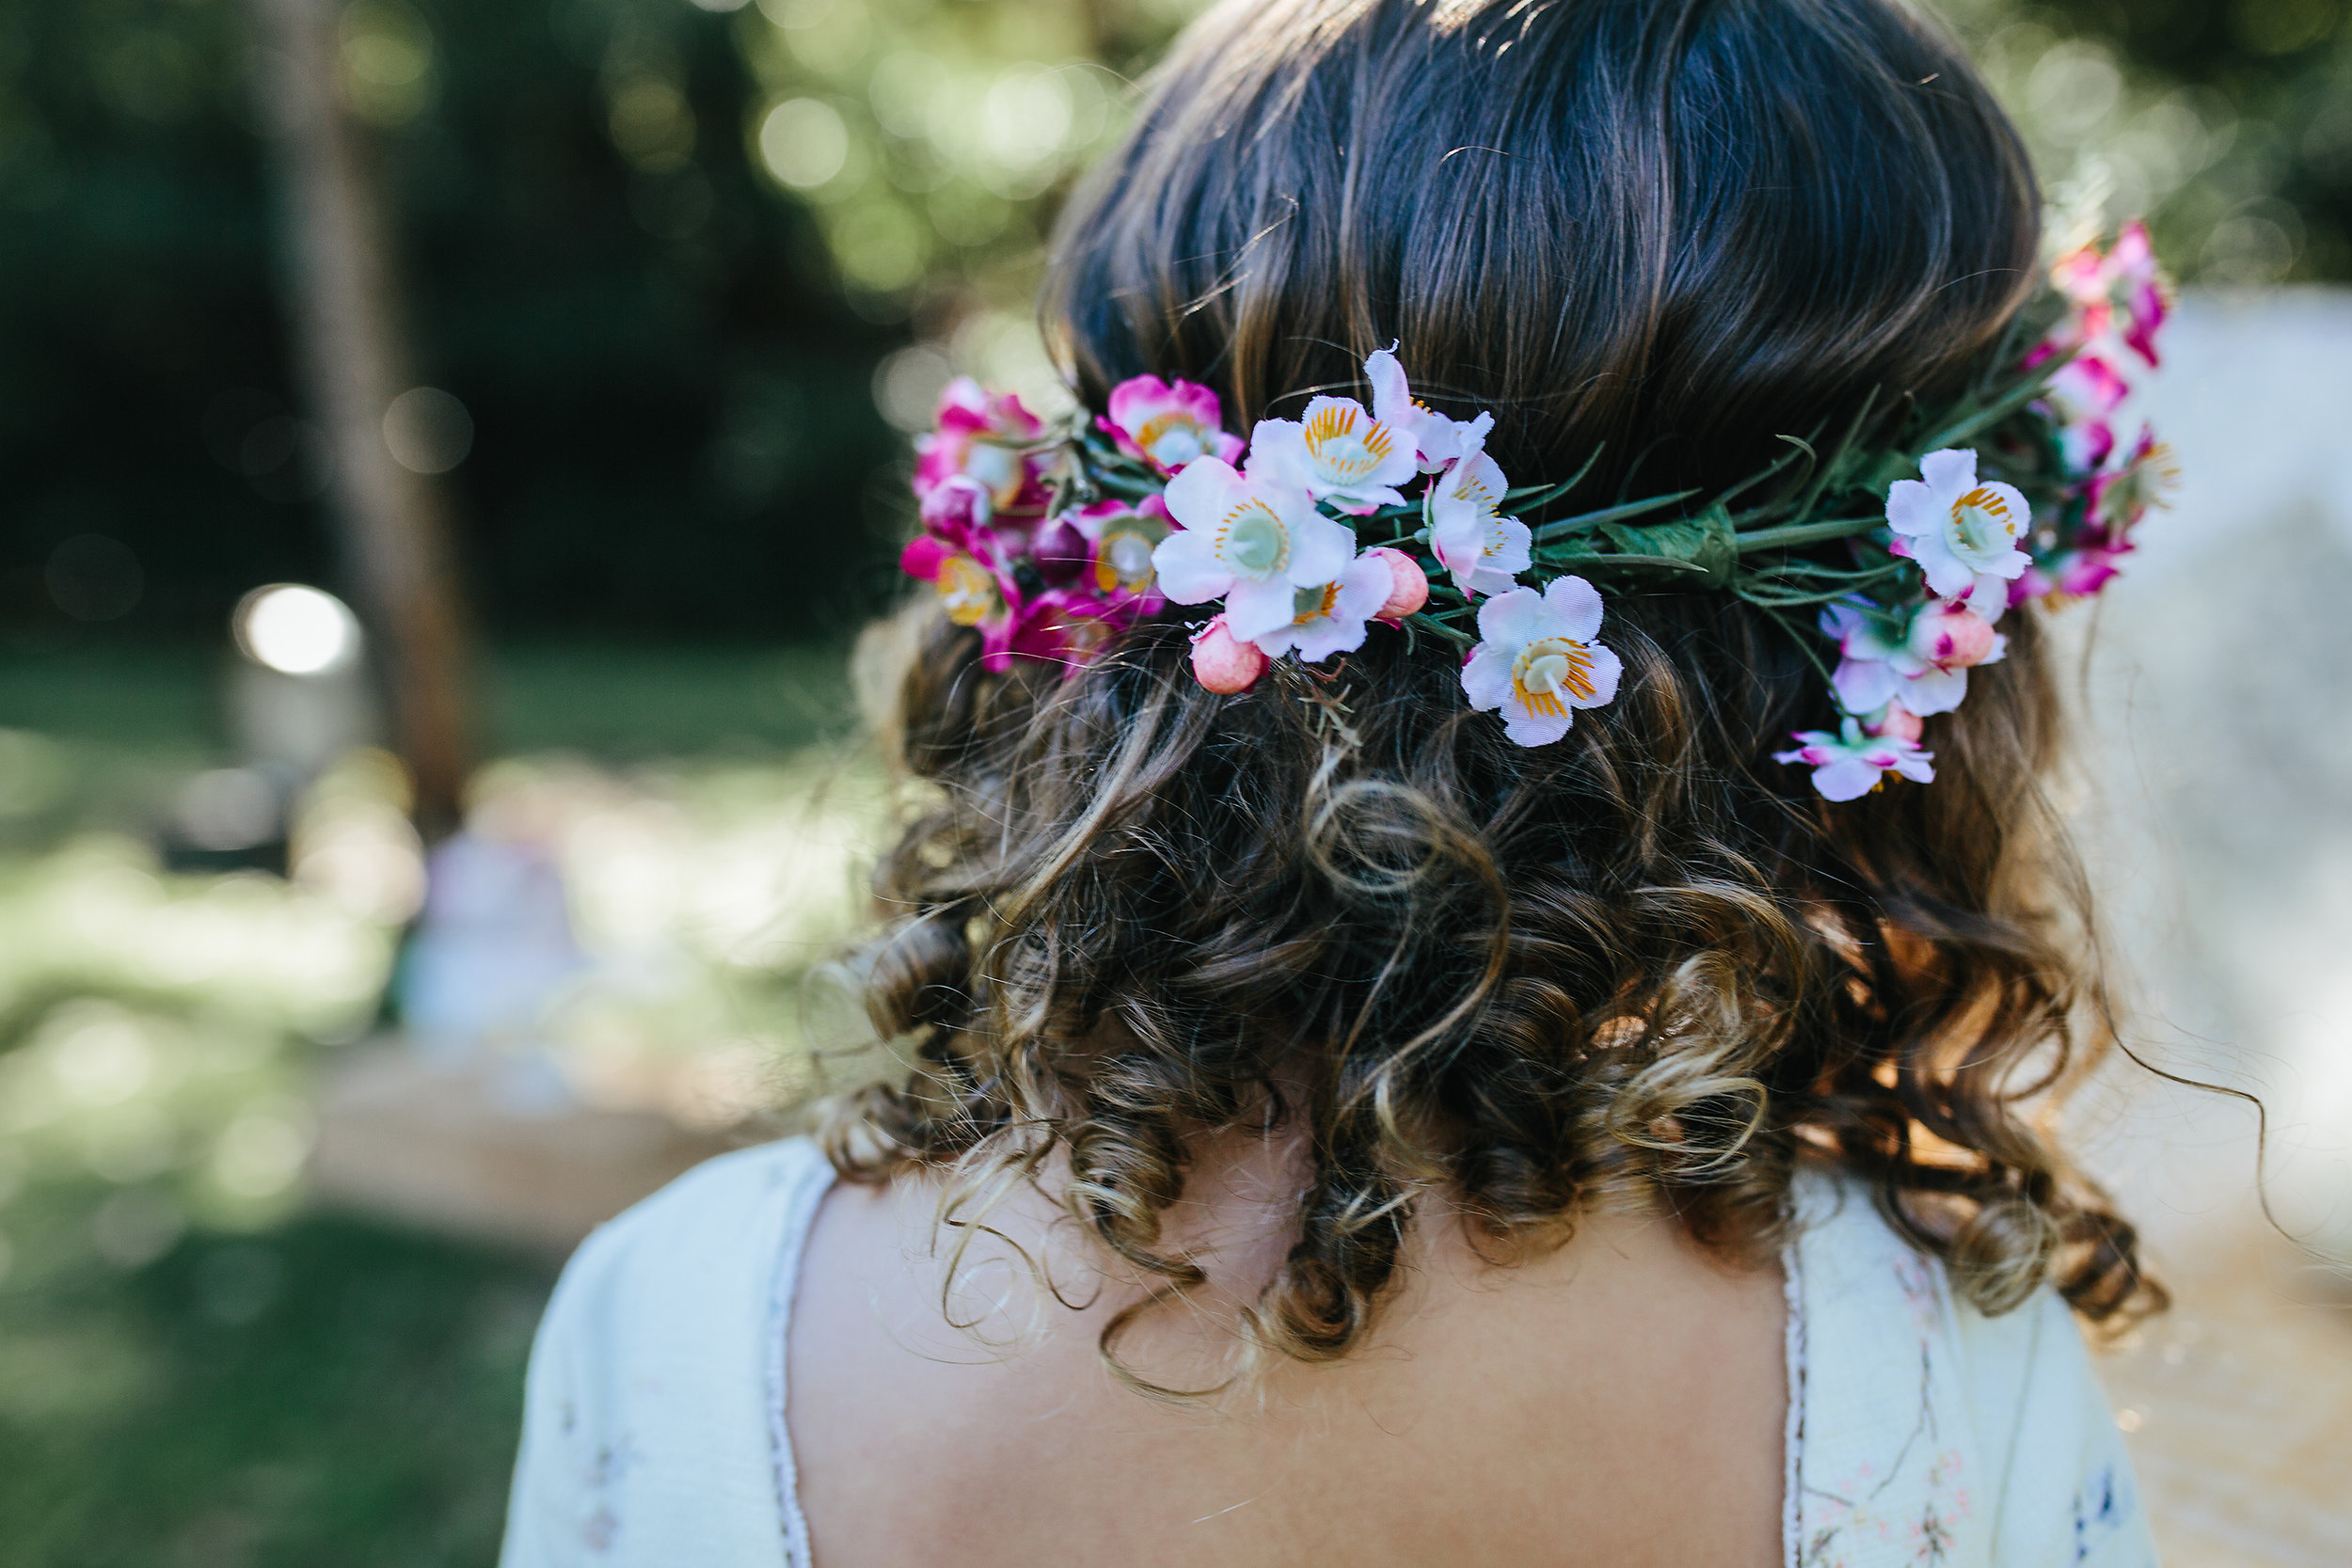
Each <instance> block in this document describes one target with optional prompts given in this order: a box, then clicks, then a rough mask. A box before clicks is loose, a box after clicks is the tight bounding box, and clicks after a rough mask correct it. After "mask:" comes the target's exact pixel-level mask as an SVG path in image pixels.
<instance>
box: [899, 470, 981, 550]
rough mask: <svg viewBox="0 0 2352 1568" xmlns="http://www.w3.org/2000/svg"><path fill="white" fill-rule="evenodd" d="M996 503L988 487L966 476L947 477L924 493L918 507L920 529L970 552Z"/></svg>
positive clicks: (949, 475)
mask: <svg viewBox="0 0 2352 1568" xmlns="http://www.w3.org/2000/svg"><path fill="white" fill-rule="evenodd" d="M995 510H996V503H995V502H994V501H993V500H992V499H990V497H989V493H988V486H986V485H984V484H982V483H980V482H979V481H978V480H977V479H974V478H972V477H971V476H969V475H967V474H948V475H946V477H945V478H943V479H941V480H940V481H939V482H938V483H935V484H933V485H932V486H931V487H930V490H929V491H928V492H926V493H924V495H923V498H922V500H921V503H920V505H919V507H918V511H919V514H920V515H921V517H922V519H923V527H924V528H925V529H926V530H928V531H930V532H931V533H933V534H936V535H937V536H939V537H940V538H942V539H945V540H946V541H947V542H948V543H949V544H951V545H953V546H956V547H957V548H958V549H965V550H968V549H973V548H975V547H977V546H976V544H975V541H977V539H978V538H979V537H980V533H981V531H983V530H984V529H986V528H987V527H988V524H989V519H990V517H991V516H992V515H993V514H994V512H995Z"/></svg>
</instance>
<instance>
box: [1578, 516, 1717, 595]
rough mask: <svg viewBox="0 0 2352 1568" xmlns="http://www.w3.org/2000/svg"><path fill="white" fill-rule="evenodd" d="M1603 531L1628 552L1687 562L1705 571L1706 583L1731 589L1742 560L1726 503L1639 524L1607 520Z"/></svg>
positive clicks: (1612, 542) (1602, 527) (1619, 548)
mask: <svg viewBox="0 0 2352 1568" xmlns="http://www.w3.org/2000/svg"><path fill="white" fill-rule="evenodd" d="M1600 531H1601V532H1602V533H1603V534H1605V535H1607V536H1608V539H1609V542H1610V543H1611V544H1613V545H1614V546H1617V548H1618V550H1619V551H1620V552H1622V553H1623V554H1625V555H1635V556H1650V557H1656V558H1662V559H1664V560H1667V561H1672V562H1677V564H1687V565H1689V566H1690V567H1692V569H1693V570H1695V571H1698V572H1700V573H1703V574H1705V576H1706V578H1707V581H1706V584H1705V586H1707V587H1709V588H1728V587H1729V586H1731V577H1732V573H1733V571H1734V570H1735V569H1736V568H1737V567H1738V565H1739V563H1740V543H1739V537H1738V535H1737V534H1735V533H1734V532H1733V531H1732V527H1731V514H1730V512H1729V511H1728V510H1726V509H1725V508H1724V506H1723V505H1722V503H1720V502H1718V503H1717V504H1715V505H1713V506H1710V507H1708V509H1707V510H1706V511H1704V512H1702V513H1700V514H1699V515H1697V516H1695V517H1677V518H1676V519H1674V520H1673V521H1671V522H1664V523H1649V524H1646V525H1644V526H1642V527H1638V528H1637V527H1635V526H1633V525H1631V524H1629V523H1603V524H1601V525H1600Z"/></svg>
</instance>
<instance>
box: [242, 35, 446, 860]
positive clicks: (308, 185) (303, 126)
mask: <svg viewBox="0 0 2352 1568" xmlns="http://www.w3.org/2000/svg"><path fill="white" fill-rule="evenodd" d="M251 6H252V11H253V15H254V18H255V20H256V22H257V24H258V29H257V30H258V33H259V37H260V40H261V41H262V44H263V48H262V52H261V54H262V58H261V62H260V65H259V73H258V78H257V81H256V83H255V86H256V88H257V90H258V91H259V92H260V94H261V96H262V108H263V111H264V113H265V116H266V118H267V119H268V122H269V126H270V130H271V133H272V135H273V139H274V145H275V150H276V157H277V165H278V185H279V190H280V193H281V200H282V204H283V211H284V214H285V222H286V230H287V232H286V239H287V241H288V242H289V252H290V254H289V258H288V259H289V261H291V262H292V265H291V266H290V267H289V268H288V271H287V283H288V289H289V293H290V295H291V297H290V299H289V301H288V303H289V307H290V311H291V314H292V317H293V323H294V338H295V351H296V355H297V357H298V360H299V364H300V367H301V373H302V378H303V381H304V383H305V391H306V395H307V398H308V401H309V402H310V406H311V408H312V410H313V413H314V417H315V418H316V419H317V420H318V421H319V423H320V424H321V425H322V426H323V427H324V429H325V430H326V439H327V445H328V448H329V450H330V451H332V453H333V458H334V477H333V480H332V483H331V484H330V487H329V489H328V491H327V497H328V500H329V503H330V505H329V511H330V513H331V514H332V516H333V519H334V523H335V526H336V528H337V531H338V532H339V534H340V544H341V547H342V556H343V559H344V562H345V563H346V569H347V570H348V572H349V573H350V575H351V578H352V580H353V582H354V583H355V585H356V586H357V589H358V600H359V606H358V608H359V610H360V613H361V616H362V618H363V619H364V620H365V621H366V623H367V625H368V626H369V627H370V629H371V630H372V631H373V634H374V637H373V641H374V642H375V644H376V646H375V650H374V651H375V654H376V656H377V657H378V659H379V661H380V664H379V668H380V669H381V671H382V674H383V678H384V681H385V684H386V687H387V689H388V692H389V697H390V699H391V709H392V715H393V722H394V725H395V728H396V731H397V734H398V737H399V745H400V749H401V752H402V753H403V755H404V757H405V760H406V762H407V764H408V768H409V772H410V774H411V776H412V777H413V779H414V780H415V784H416V818H417V826H418V828H419V830H420V831H421V832H422V833H423V835H424V836H425V838H426V839H427V840H428V841H431V840H433V839H437V838H438V837H440V836H442V835H443V834H445V833H447V832H450V831H451V830H453V828H454V827H455V826H456V824H457V821H458V816H459V811H460V800H461V796H462V792H463V790H464V787H465V781H466V775H467V772H468V769H469V765H470V761H471V754H470V753H471V747H470V735H469V718H468V708H469V703H468V700H467V699H468V695H469V691H468V684H467V647H466V642H467V638H466V627H465V618H464V616H463V614H462V612H461V610H460V607H459V599H458V593H457V584H456V578H455V574H454V571H453V565H452V562H451V559H450V549H449V539H448V526H447V521H446V517H445V515H444V508H443V502H442V497H441V495H440V493H439V491H438V489H437V486H436V485H435V484H434V483H433V482H431V481H429V480H427V479H426V478H425V477H424V476H423V475H421V474H417V473H412V472H411V471H409V470H408V469H407V468H405V467H402V466H401V465H400V464H399V463H397V462H395V461H394V460H393V457H392V453H391V449H390V447H389V445H387V444H386V441H385V435H384V415H385V411H386V409H387V408H389V406H390V404H391V401H392V399H394V398H395V397H397V396H399V395H400V393H402V392H403V391H405V390H406V389H407V388H408V381H407V379H406V376H405V365H404V363H403V357H404V356H403V355H402V354H401V335H400V327H399V322H398V309H397V304H396V295H397V290H396V288H395V283H394V277H395V272H394V262H393V258H392V254H391V251H390V249H389V245H388V236H387V229H388V225H387V224H386V222H385V201H384V197H383V191H382V186H381V182H380V180H379V178H378V175H377V170H376V168H375V166H374V164H373V160H372V159H371V158H370V157H369V152H370V149H368V148H367V147H365V146H364V145H363V143H362V136H361V133H360V131H359V129H358V126H356V125H355V124H354V123H353V122H352V119H351V117H350V116H349V114H347V113H346V112H345V110H344V108H343V106H342V101H341V99H340V97H339V96H338V94H337V91H336V70H337V54H338V36H337V24H338V22H339V20H340V16H341V12H342V6H341V4H340V0H251Z"/></svg>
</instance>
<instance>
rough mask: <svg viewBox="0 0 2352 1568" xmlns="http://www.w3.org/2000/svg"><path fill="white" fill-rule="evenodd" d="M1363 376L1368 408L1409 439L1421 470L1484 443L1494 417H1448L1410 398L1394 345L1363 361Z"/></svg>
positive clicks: (1459, 457) (1453, 460) (1442, 464)
mask: <svg viewBox="0 0 2352 1568" xmlns="http://www.w3.org/2000/svg"><path fill="white" fill-rule="evenodd" d="M1364 379H1366V380H1367V381H1370V382H1371V383H1372V411H1373V414H1374V416H1375V418H1377V419H1378V420H1379V421H1380V422H1381V423H1382V424H1384V425H1387V426H1388V427H1389V428H1390V429H1391V430H1401V431H1403V432H1405V434H1406V436H1410V437H1411V438H1412V442H1413V450H1414V455H1415V458H1416V461H1417V462H1418V463H1419V464H1420V467H1421V471H1422V473H1425V474H1434V473H1436V472H1438V470H1439V469H1440V468H1443V467H1445V466H1446V465H1447V464H1449V463H1457V462H1459V461H1461V460H1462V459H1463V458H1464V457H1467V456H1469V455H1470V453H1471V452H1474V451H1479V450H1480V449H1482V448H1483V447H1485V446H1486V432H1488V431H1490V430H1492V429H1493V428H1494V427H1495V417H1494V416H1493V415H1492V414H1487V413H1482V414H1480V415H1479V416H1478V418H1476V419H1474V420H1449V419H1447V418H1446V417H1445V416H1444V415H1443V414H1440V413H1438V412H1436V411H1435V410H1434V409H1432V408H1430V407H1429V406H1428V405H1427V404H1421V403H1416V402H1414V401H1413V388H1412V386H1411V384H1410V383H1408V382H1407V381H1406V379H1405V367H1404V366H1403V365H1401V364H1399V363H1398V362H1397V357H1396V345H1395V344H1393V343H1391V344H1390V345H1389V346H1388V347H1387V348H1384V349H1376V350H1375V351H1374V352H1373V355H1372V356H1371V357H1370V358H1368V359H1366V360H1365V361H1364Z"/></svg>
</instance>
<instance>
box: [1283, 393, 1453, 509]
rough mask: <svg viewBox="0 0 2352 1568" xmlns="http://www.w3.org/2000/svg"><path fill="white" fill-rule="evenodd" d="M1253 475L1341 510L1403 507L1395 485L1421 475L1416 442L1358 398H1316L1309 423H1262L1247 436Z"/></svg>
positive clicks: (1308, 418)
mask: <svg viewBox="0 0 2352 1568" xmlns="http://www.w3.org/2000/svg"><path fill="white" fill-rule="evenodd" d="M1249 471H1250V472H1251V473H1252V474H1263V475H1265V476H1266V477H1267V478H1268V479H1271V480H1273V481H1274V482H1275V483H1279V484H1288V485H1292V486H1294V487H1295V488H1297V489H1301V490H1304V491H1306V492H1307V493H1308V494H1309V495H1311V496H1312V497H1314V498H1315V499H1317V500H1334V501H1337V502H1339V503H1340V506H1341V509H1342V510H1343V511H1348V512H1370V511H1371V510H1372V509H1373V508H1375V507H1376V506H1401V505H1403V504H1404V501H1405V498H1404V497H1403V496H1402V495H1399V494H1398V493H1397V490H1396V486H1398V485H1400V484H1403V483H1406V481H1408V480H1410V479H1411V478H1412V477H1413V475H1414V473H1415V472H1416V471H1417V470H1416V468H1415V466H1414V460H1413V438H1412V437H1411V436H1408V435H1406V434H1405V433H1404V432H1403V431H1401V430H1397V429H1395V428H1393V427H1392V426H1390V425H1386V424H1383V423H1381V422H1380V421H1379V420H1375V419H1374V418H1373V417H1372V415H1371V413H1370V412H1369V411H1368V410H1367V409H1366V408H1365V407H1364V405H1363V404H1360V403H1358V402H1357V401H1356V400H1355V399H1354V398H1317V399H1315V400H1314V401H1313V402H1312V403H1311V404H1307V414H1306V418H1304V419H1303V420H1259V421H1258V428H1257V429H1256V430H1254V431H1252V432H1251V433H1250V436H1249Z"/></svg>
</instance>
